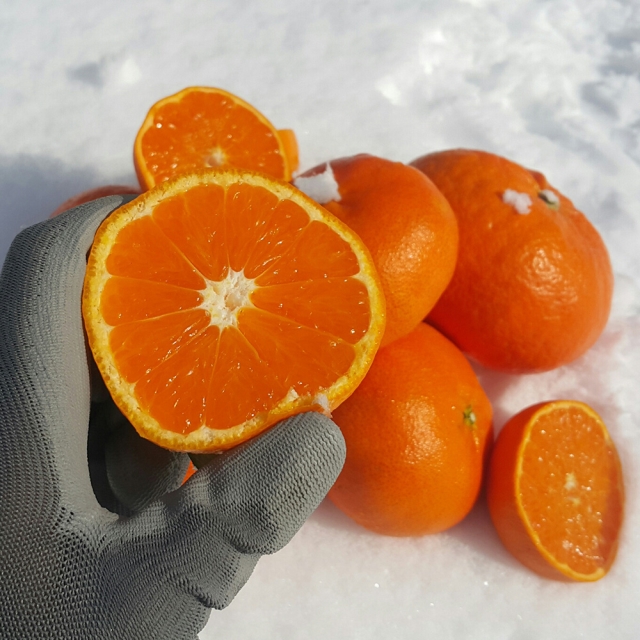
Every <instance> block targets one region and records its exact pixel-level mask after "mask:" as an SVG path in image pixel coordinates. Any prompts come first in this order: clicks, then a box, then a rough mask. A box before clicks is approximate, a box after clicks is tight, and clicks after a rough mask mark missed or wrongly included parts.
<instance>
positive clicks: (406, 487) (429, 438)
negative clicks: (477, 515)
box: [329, 323, 492, 536]
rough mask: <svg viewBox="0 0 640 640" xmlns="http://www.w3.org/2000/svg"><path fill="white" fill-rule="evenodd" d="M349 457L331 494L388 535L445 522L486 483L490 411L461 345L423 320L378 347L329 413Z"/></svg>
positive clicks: (462, 511)
mask: <svg viewBox="0 0 640 640" xmlns="http://www.w3.org/2000/svg"><path fill="white" fill-rule="evenodd" d="M333 419H334V420H335V422H336V424H337V425H338V426H339V427H340V429H341V430H342V433H343V435H344V438H345V441H346V444H347V459H346V462H345V465H344V467H343V469H342V472H341V473H340V475H339V476H338V479H337V481H336V483H335V485H334V486H333V488H332V489H331V491H330V492H329V497H330V499H331V500H332V501H333V502H334V504H336V505H337V506H338V507H339V508H340V509H341V510H342V511H344V512H345V513H346V514H347V515H348V516H350V517H351V518H353V519H354V520H355V521H356V522H357V523H359V524H360V525H362V526H363V527H366V528H367V529H370V530H372V531H375V532H377V533H382V534H386V535H394V536H417V535H422V534H427V533H436V532H438V531H443V530H444V529H447V528H449V527H451V526H453V525H454V524H456V523H457V522H459V521H460V520H462V519H463V518H464V517H465V515H466V514H467V513H468V512H469V511H470V509H471V507H472V506H473V504H474V502H475V500H476V498H477V496H478V492H479V489H480V485H481V481H482V471H483V458H484V453H485V449H486V447H487V446H488V444H489V443H490V441H491V439H492V422H491V420H492V410H491V404H490V403H489V400H488V399H487V396H486V395H485V393H484V391H483V390H482V387H481V386H480V383H479V382H478V379H477V378H476V376H475V374H474V372H473V369H472V368H471V366H470V365H469V362H468V361H467V360H466V358H465V357H464V355H463V354H462V353H461V352H460V350H459V349H458V348H457V347H456V346H455V345H453V344H452V343H451V342H450V341H449V340H447V339H446V338H445V337H444V336H443V335H441V334H440V333H438V331H436V330H435V329H434V328H433V327H430V326H429V325H427V324H425V323H421V324H420V325H418V327H416V328H415V329H414V330H413V331H412V332H411V333H409V334H408V335H406V336H404V337H402V338H399V339H398V340H396V341H394V342H392V343H391V344H390V345H388V346H386V347H384V348H382V349H380V350H379V351H378V353H377V354H376V357H375V359H374V361H373V365H372V366H371V369H370V370H369V373H368V374H367V375H366V376H365V378H364V380H363V381H362V383H361V384H360V386H359V387H358V388H357V389H356V391H355V392H354V393H353V395H352V396H351V397H350V398H349V399H348V400H347V401H346V402H344V403H343V404H342V405H341V406H340V407H339V408H338V409H336V411H335V412H334V414H333Z"/></svg>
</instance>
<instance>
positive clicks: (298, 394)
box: [82, 170, 385, 452]
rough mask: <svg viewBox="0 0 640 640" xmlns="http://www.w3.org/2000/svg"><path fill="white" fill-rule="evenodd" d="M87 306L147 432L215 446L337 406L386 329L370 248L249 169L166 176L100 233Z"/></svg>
mask: <svg viewBox="0 0 640 640" xmlns="http://www.w3.org/2000/svg"><path fill="white" fill-rule="evenodd" d="M82 305H83V315H84V319H85V325H86V329H87V335H88V339H89V344H90V347H91V350H92V352H93V355H94V357H95V361H96V363H97V365H98V368H99V369H100V372H101V374H102V377H103V378H104V381H105V383H106V385H107V388H108V389H109V391H110V393H111V396H112V397H113V399H114V401H115V402H116V404H117V405H118V406H119V407H120V410H121V411H122V412H123V414H124V415H125V416H126V417H127V418H128V419H129V421H130V422H131V423H132V424H133V425H134V427H135V428H136V429H137V430H138V432H139V433H140V434H141V435H142V436H144V437H146V438H148V439H149V440H151V441H153V442H155V443H156V444H158V445H161V446H164V447H166V448H169V449H174V450H182V451H192V452H211V451H216V450H222V449H227V448H229V447H232V446H234V445H236V444H238V443H239V442H242V441H244V440H247V439H248V438H250V437H251V436H253V435H255V434H257V433H259V432H260V431H262V430H264V429H265V428H267V427H268V426H270V425H272V424H274V423H275V422H277V421H278V420H281V419H283V418H285V417H287V416H290V415H293V414H295V413H299V412H301V411H307V410H314V409H315V410H324V411H327V412H329V411H331V410H333V409H334V408H335V407H336V406H337V405H338V404H340V402H342V401H343V400H344V399H345V398H346V397H347V396H349V395H350V394H351V393H352V391H353V390H354V389H355V387H356V386H357V384H358V383H359V382H360V380H361V379H362V377H363V376H364V375H365V373H366V371H367V369H368V368H369V366H370V364H371V361H372V359H373V355H374V353H375V351H376V349H377V347H378V345H379V342H380V339H381V337H382V333H383V331H384V317H385V316H384V298H383V295H382V293H381V289H380V286H379V282H378V276H377V274H376V272H375V268H374V267H373V263H372V260H371V257H370V255H369V253H368V251H367V250H366V248H365V246H364V245H363V244H362V242H361V241H360V240H359V238H358V237H357V236H356V235H355V234H354V233H353V232H352V231H351V230H350V229H349V228H348V227H347V226H346V225H344V224H343V223H341V222H340V221H339V220H338V219H337V218H335V217H334V216H332V215H331V214H330V213H328V212H327V211H326V210H325V209H323V208H322V207H320V206H319V205H317V204H316V203H314V202H313V201H312V200H310V199H309V198H307V197H306V196H304V194H302V193H301V192H300V191H298V190H297V189H296V188H295V187H293V186H291V185H290V184H288V183H285V182H281V181H278V180H274V179H271V178H268V177H267V176H265V175H263V174H259V173H254V172H248V171H234V170H227V171H208V172H200V173H194V174H186V175H184V176H180V177H178V178H176V179H174V180H171V181H168V182H163V183H161V184H160V185H158V187H156V188H154V189H152V190H150V191H148V192H146V193H144V194H142V195H141V196H139V197H138V198H136V199H135V200H133V201H131V202H130V203H128V204H125V205H124V206H122V207H120V208H119V209H117V210H116V211H115V212H114V213H113V214H111V215H110V216H109V217H108V218H107V219H106V220H105V221H104V222H103V224H102V225H101V226H100V228H99V229H98V232H97V233H96V236H95V240H94V243H93V246H92V249H91V253H90V256H89V260H88V264H87V275H86V278H85V286H84V292H83V302H82Z"/></svg>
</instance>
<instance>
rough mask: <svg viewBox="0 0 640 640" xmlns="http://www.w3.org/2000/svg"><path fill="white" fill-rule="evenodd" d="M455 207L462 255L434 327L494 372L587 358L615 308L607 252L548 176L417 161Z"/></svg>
mask: <svg viewBox="0 0 640 640" xmlns="http://www.w3.org/2000/svg"><path fill="white" fill-rule="evenodd" d="M411 164H412V165H413V166H415V167H417V168H418V169H420V170H421V171H423V172H424V173H425V174H426V175H427V176H429V178H431V180H433V182H434V183H435V185H436V186H437V187H438V188H439V189H440V191H442V193H443V194H444V195H445V196H446V198H447V199H448V200H449V202H450V203H451V206H452V208H453V210H454V212H455V214H456V216H457V218H458V224H459V229H460V250H459V255H458V262H457V265H456V270H455V273H454V276H453V278H452V280H451V283H450V285H449V286H448V287H447V289H446V291H445V292H444V294H443V295H442V297H441V298H440V299H439V301H438V303H437V304H436V306H435V307H434V309H433V311H432V312H431V315H430V316H429V322H431V323H433V324H434V325H435V326H436V327H438V328H439V329H440V330H441V331H442V332H443V333H444V334H445V335H447V336H448V337H449V338H451V339H452V340H453V341H454V342H455V343H456V344H457V345H458V346H459V347H460V348H461V349H462V350H463V351H465V352H466V353H467V354H469V355H470V356H471V357H472V358H474V359H475V360H477V361H478V362H480V363H481V364H483V365H484V366H486V367H490V368H493V369H498V370H502V371H508V372H513V373H518V372H520V373H525V372H535V371H545V370H549V369H553V368H555V367H558V366H560V365H563V364H566V363H568V362H571V361H572V360H575V359H576V358H578V357H579V356H581V355H582V354H583V353H584V352H585V351H586V350H587V349H588V348H589V347H591V345H593V343H594V342H595V341H596V339H597V338H598V336H599V335H600V333H601V332H602V330H603V328H604V326H605V324H606V322H607V319H608V317H609V311H610V307H611V296H612V290H613V273H612V269H611V264H610V261H609V255H608V253H607V249H606V247H605V245H604V243H603V241H602V239H601V238H600V235H599V234H598V232H597V231H596V229H595V228H594V227H593V226H592V225H591V223H590V222H589V221H588V220H587V218H586V217H585V216H584V215H583V214H582V213H580V211H578V210H577V209H576V208H575V207H574V205H573V204H572V203H571V201H570V200H568V199H567V198H566V197H565V196H563V195H562V194H561V193H560V192H559V191H558V190H557V189H555V188H554V187H552V186H550V185H549V183H548V182H547V181H546V179H545V178H544V176H543V175H542V174H541V173H538V172H535V171H529V170H527V169H525V168H524V167H521V166H520V165H517V164H515V163H513V162H510V161H509V160H506V159H504V158H501V157H499V156H496V155H492V154H490V153H485V152H482V151H468V150H462V149H458V150H452V151H442V152H439V153H432V154H429V155H426V156H423V157H421V158H418V159H417V160H415V161H414V162H412V163H411Z"/></svg>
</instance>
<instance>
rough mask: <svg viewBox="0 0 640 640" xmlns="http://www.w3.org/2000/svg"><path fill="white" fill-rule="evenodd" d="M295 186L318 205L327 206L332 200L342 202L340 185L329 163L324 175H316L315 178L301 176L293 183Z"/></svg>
mask: <svg viewBox="0 0 640 640" xmlns="http://www.w3.org/2000/svg"><path fill="white" fill-rule="evenodd" d="M293 184H294V185H295V186H296V187H297V188H298V189H300V191H302V193H304V194H306V195H308V196H309V197H310V198H311V199H312V200H315V201H316V202H317V203H318V204H326V203H327V202H331V201H332V200H334V201H336V202H339V201H340V191H338V183H337V182H336V177H335V176H334V175H333V169H332V168H331V164H330V163H328V162H327V165H326V167H325V170H324V171H323V172H322V173H316V175H315V176H300V177H298V178H296V179H295V180H294V181H293Z"/></svg>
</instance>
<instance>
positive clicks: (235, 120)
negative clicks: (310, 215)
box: [141, 91, 285, 184]
mask: <svg viewBox="0 0 640 640" xmlns="http://www.w3.org/2000/svg"><path fill="white" fill-rule="evenodd" d="M141 146H142V155H143V157H144V159H145V163H146V168H147V170H148V171H150V172H151V174H153V176H154V178H155V182H156V184H157V183H159V182H162V181H164V180H168V179H169V178H171V177H173V176H175V175H177V174H178V173H185V172H189V171H193V170H198V169H206V168H212V167H213V168H224V167H241V168H243V169H251V170H253V171H261V172H262V173H266V174H268V175H271V176H274V177H276V178H284V177H285V175H284V174H285V164H284V159H283V158H282V155H281V153H280V146H279V143H278V138H277V137H276V135H274V130H273V129H271V128H270V127H269V126H267V125H266V124H265V123H264V122H262V121H261V120H260V119H259V118H258V116H257V115H256V113H254V112H252V111H251V110H249V109H247V107H245V106H244V105H242V104H239V103H238V102H236V101H234V100H233V99H232V98H231V97H230V96H226V95H224V94H220V93H215V92H204V91H192V92H188V93H186V94H185V95H184V96H182V98H181V99H179V100H177V101H172V102H168V103H165V104H164V105H161V106H158V107H157V108H156V109H155V112H154V119H153V124H152V125H151V126H150V128H149V129H147V131H146V132H145V133H144V135H143V137H142V145H141Z"/></svg>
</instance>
